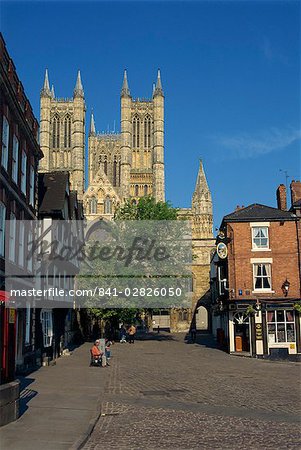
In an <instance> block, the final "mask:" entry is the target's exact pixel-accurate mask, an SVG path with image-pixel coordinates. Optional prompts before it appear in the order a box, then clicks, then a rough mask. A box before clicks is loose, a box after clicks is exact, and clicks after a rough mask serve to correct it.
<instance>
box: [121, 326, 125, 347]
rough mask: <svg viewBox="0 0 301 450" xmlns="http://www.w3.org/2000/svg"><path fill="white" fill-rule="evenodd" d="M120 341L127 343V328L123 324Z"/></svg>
mask: <svg viewBox="0 0 301 450" xmlns="http://www.w3.org/2000/svg"><path fill="white" fill-rule="evenodd" d="M120 342H121V344H124V343H126V329H125V328H124V326H123V325H122V327H121V328H120Z"/></svg>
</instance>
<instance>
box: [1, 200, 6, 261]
mask: <svg viewBox="0 0 301 450" xmlns="http://www.w3.org/2000/svg"><path fill="white" fill-rule="evenodd" d="M5 219H6V208H5V206H4V205H3V203H0V256H4V243H5Z"/></svg>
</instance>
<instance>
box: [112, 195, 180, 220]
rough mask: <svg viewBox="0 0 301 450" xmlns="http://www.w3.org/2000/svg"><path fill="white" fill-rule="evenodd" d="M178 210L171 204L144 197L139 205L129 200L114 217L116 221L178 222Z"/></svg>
mask: <svg viewBox="0 0 301 450" xmlns="http://www.w3.org/2000/svg"><path fill="white" fill-rule="evenodd" d="M177 211H178V210H177V209H176V208H173V207H172V205H171V204H170V202H157V203H156V200H155V199H154V198H153V197H150V196H149V197H142V198H140V199H139V200H138V202H137V203H135V202H133V201H132V200H127V201H126V202H125V203H124V204H123V205H122V206H120V207H119V208H118V209H117V210H116V212H115V215H114V220H176V219H177Z"/></svg>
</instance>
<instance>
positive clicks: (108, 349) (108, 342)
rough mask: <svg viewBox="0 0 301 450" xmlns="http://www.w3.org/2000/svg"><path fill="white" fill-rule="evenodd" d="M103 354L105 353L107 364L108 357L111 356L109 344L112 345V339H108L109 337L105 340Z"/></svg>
mask: <svg viewBox="0 0 301 450" xmlns="http://www.w3.org/2000/svg"><path fill="white" fill-rule="evenodd" d="M105 345H106V346H105V354H106V359H107V365H108V366H109V365H110V364H109V362H110V358H111V345H112V341H110V340H109V339H106V340H105Z"/></svg>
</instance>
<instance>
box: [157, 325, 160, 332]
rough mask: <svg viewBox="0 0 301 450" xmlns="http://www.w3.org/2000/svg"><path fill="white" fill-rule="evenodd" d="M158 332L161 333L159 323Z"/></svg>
mask: <svg viewBox="0 0 301 450" xmlns="http://www.w3.org/2000/svg"><path fill="white" fill-rule="evenodd" d="M157 333H158V334H159V333H160V325H158V328H157Z"/></svg>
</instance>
